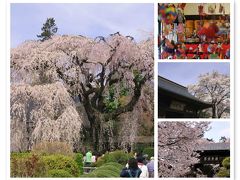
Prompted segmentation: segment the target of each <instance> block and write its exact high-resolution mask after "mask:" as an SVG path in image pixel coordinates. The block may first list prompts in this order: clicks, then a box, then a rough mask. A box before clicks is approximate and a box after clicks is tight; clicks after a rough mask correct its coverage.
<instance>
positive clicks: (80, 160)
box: [75, 153, 83, 174]
mask: <svg viewBox="0 0 240 180" xmlns="http://www.w3.org/2000/svg"><path fill="white" fill-rule="evenodd" d="M75 162H76V163H77V165H78V169H79V172H80V174H83V155H82V154H81V153H76V154H75Z"/></svg>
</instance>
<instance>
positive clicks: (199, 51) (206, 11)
mask: <svg viewBox="0 0 240 180" xmlns="http://www.w3.org/2000/svg"><path fill="white" fill-rule="evenodd" d="M229 8H230V7H229V4H227V3H223V4H220V3H208V4H206V3H201V4H198V3H174V4H170V3H164V4H159V5H158V21H159V38H158V39H159V44H158V45H159V58H160V59H229V58H230V12H229V11H230V9H229Z"/></svg>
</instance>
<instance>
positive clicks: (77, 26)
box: [11, 3, 154, 47]
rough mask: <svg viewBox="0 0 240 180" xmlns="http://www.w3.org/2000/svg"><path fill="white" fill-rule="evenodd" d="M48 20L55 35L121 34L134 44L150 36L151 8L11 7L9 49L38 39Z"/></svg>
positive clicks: (144, 6)
mask: <svg viewBox="0 0 240 180" xmlns="http://www.w3.org/2000/svg"><path fill="white" fill-rule="evenodd" d="M48 17H54V18H55V20H56V24H57V26H58V28H59V30H58V34H61V35H62V34H72V35H79V34H81V35H84V36H87V37H92V38H95V37H96V36H107V35H109V34H110V33H115V32H118V31H119V32H120V33H122V34H124V35H131V36H133V37H134V38H135V39H136V40H137V41H139V40H142V39H146V36H147V34H148V33H149V32H150V33H152V32H153V29H154V28H153V21H154V6H153V4H134V3H133V4H129V3H126V4H115V3H114V4H97V3H95V4H61V3H59V4H55V3H53V4H44V3H42V4H40V3H14V4H11V47H16V46H17V45H19V44H20V43H22V42H23V41H25V40H32V39H37V37H36V35H37V34H40V32H41V27H42V25H43V23H44V22H45V21H46V19H47V18H48Z"/></svg>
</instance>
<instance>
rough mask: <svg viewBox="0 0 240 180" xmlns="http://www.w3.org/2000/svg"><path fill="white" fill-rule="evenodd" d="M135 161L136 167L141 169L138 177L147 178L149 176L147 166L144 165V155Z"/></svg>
mask: <svg viewBox="0 0 240 180" xmlns="http://www.w3.org/2000/svg"><path fill="white" fill-rule="evenodd" d="M137 162H138V167H139V168H140V169H141V171H142V173H141V174H140V178H148V177H149V174H148V168H147V166H146V165H144V157H143V156H139V157H138V158H137Z"/></svg>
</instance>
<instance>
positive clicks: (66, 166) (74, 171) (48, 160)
mask: <svg viewBox="0 0 240 180" xmlns="http://www.w3.org/2000/svg"><path fill="white" fill-rule="evenodd" d="M42 160H43V162H44V163H45V164H46V166H47V168H48V170H54V169H58V170H60V169H62V170H65V171H67V172H69V173H70V174H71V175H72V176H74V177H78V176H79V174H80V173H79V168H78V165H77V163H76V162H75V161H74V159H73V158H72V157H68V156H64V155H60V154H58V155H50V156H43V157H42Z"/></svg>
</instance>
